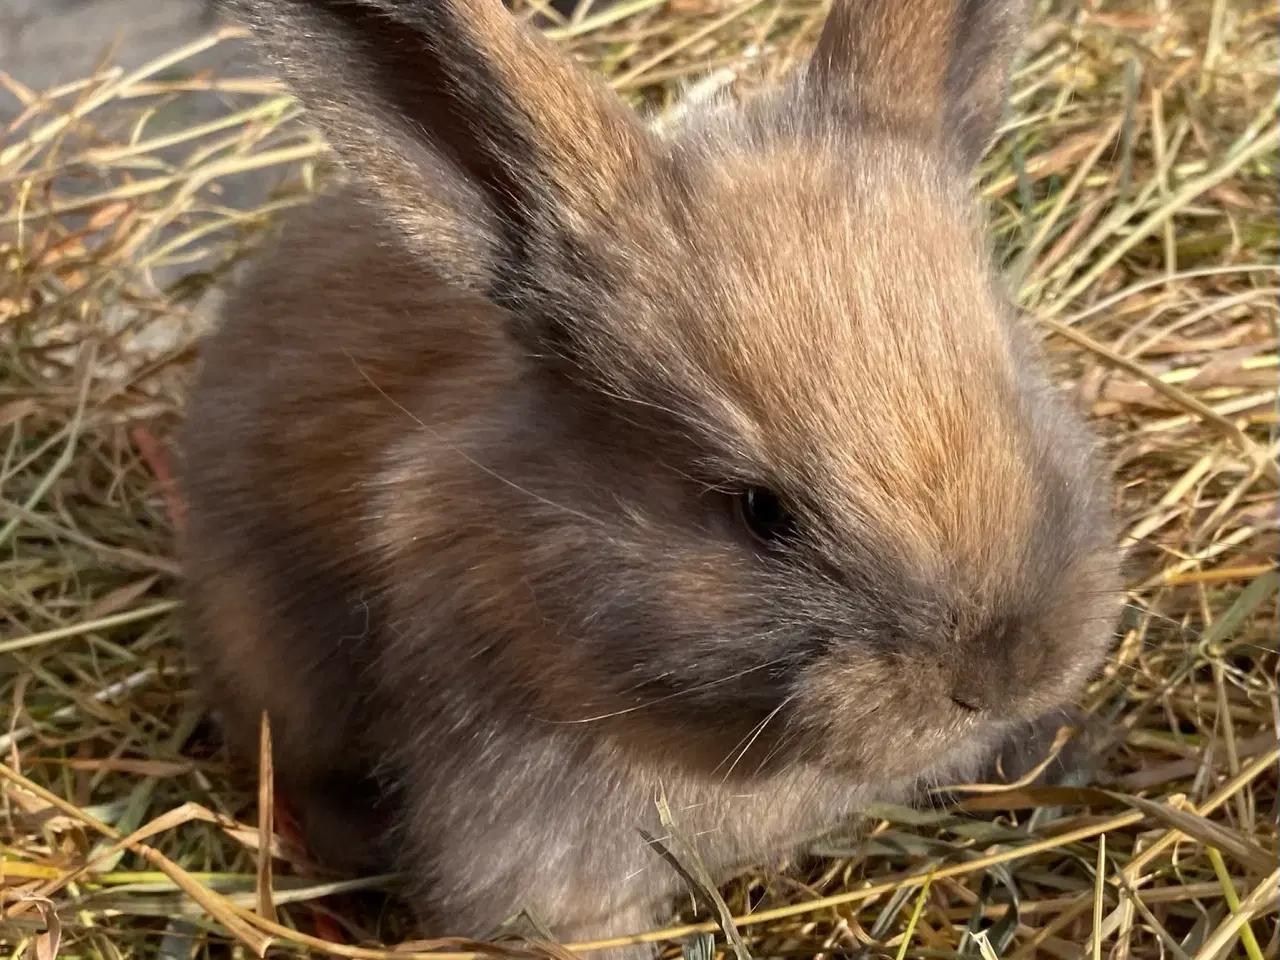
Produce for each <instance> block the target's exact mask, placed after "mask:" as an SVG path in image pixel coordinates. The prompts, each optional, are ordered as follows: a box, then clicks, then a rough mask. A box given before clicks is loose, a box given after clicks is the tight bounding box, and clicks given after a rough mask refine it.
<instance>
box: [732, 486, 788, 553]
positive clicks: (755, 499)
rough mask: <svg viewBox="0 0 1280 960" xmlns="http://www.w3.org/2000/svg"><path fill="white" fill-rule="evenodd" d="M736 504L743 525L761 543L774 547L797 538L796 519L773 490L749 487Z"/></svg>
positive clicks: (737, 499)
mask: <svg viewBox="0 0 1280 960" xmlns="http://www.w3.org/2000/svg"><path fill="white" fill-rule="evenodd" d="M735 502H736V506H737V510H738V516H739V517H740V518H741V519H742V523H743V525H744V526H746V528H747V530H748V531H749V532H750V533H751V535H752V536H753V537H755V538H756V539H757V540H759V541H760V542H761V543H763V544H766V545H767V546H774V545H776V544H779V543H782V542H784V541H787V540H790V539H791V538H792V537H794V536H795V530H796V523H795V519H794V518H793V517H792V516H791V513H790V511H788V510H787V508H786V507H785V506H783V504H782V500H781V499H779V497H778V495H777V494H776V493H774V492H773V491H772V490H768V489H766V488H765V487H747V489H746V490H743V491H742V492H741V493H739V494H738V495H737V497H736V498H735Z"/></svg>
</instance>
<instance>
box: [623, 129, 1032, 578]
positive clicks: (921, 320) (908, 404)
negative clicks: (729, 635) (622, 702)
mask: <svg viewBox="0 0 1280 960" xmlns="http://www.w3.org/2000/svg"><path fill="white" fill-rule="evenodd" d="M691 193H692V195H693V196H695V197H697V202H696V205H693V206H691V207H689V208H687V209H686V210H685V213H686V215H687V217H688V221H689V223H688V226H687V232H688V234H689V236H690V238H691V239H689V240H688V241H687V245H688V246H692V247H693V248H694V249H687V248H686V249H685V250H684V251H682V252H681V253H680V254H678V256H680V257H681V258H682V261H681V262H680V264H679V270H676V271H673V272H672V277H673V278H676V279H673V282H674V283H677V284H679V285H680V286H681V287H682V288H683V289H682V290H681V291H680V293H681V294H682V296H681V297H680V300H682V301H683V305H682V306H681V307H676V308H674V309H672V308H671V307H670V306H669V304H670V300H665V299H661V298H655V300H656V302H657V303H658V306H657V308H656V309H653V310H650V311H648V312H637V313H635V314H633V315H632V317H633V319H632V322H634V323H637V324H638V325H640V326H641V328H642V329H641V330H639V331H636V332H638V333H639V334H640V336H639V337H637V338H636V339H637V341H639V342H644V341H648V343H649V349H650V350H651V351H652V352H653V355H654V356H653V363H654V365H655V366H659V367H660V366H661V365H663V364H664V363H666V364H668V365H669V364H671V362H672V361H673V360H674V359H675V358H681V361H682V366H684V367H685V369H684V370H683V371H682V373H681V376H682V377H684V378H689V377H690V376H691V375H692V378H693V379H694V381H695V382H696V384H697V389H698V391H699V392H700V393H701V397H700V398H699V400H700V404H699V405H700V407H701V408H702V410H703V411H704V412H706V413H707V414H708V415H709V416H712V417H715V418H717V419H719V420H720V421H722V422H720V423H717V424H716V425H715V427H716V428H717V430H718V432H721V433H723V434H726V435H728V436H730V437H732V438H733V439H734V440H735V441H737V442H739V443H741V444H742V446H743V448H744V452H745V453H746V455H747V456H749V457H750V458H751V459H752V460H753V461H755V462H756V463H758V464H760V465H761V467H762V468H763V469H764V470H766V471H768V474H769V476H768V477H766V479H769V480H774V481H775V482H778V483H781V484H783V485H784V486H786V487H789V488H790V491H791V492H797V493H805V492H808V493H811V494H812V495H814V499H816V500H817V501H818V502H820V503H821V505H822V510H823V512H824V513H825V514H826V516H824V518H823V519H824V520H827V521H829V522H831V523H832V524H833V525H835V526H837V527H841V528H849V527H857V528H861V529H865V528H866V526H867V525H869V524H870V525H873V526H874V527H876V528H877V529H880V530H885V531H888V530H894V531H895V536H894V539H895V540H897V541H898V542H899V543H904V545H905V546H906V548H907V550H908V552H909V553H912V554H914V556H911V557H910V558H909V559H911V560H913V561H915V562H916V563H917V564H919V565H921V566H922V567H924V568H925V569H937V568H938V566H939V564H946V565H947V566H954V567H957V568H960V569H967V570H970V571H975V572H976V571H982V570H984V569H990V568H991V567H993V566H996V567H999V566H1003V565H1004V564H1006V563H1008V562H1010V561H1011V560H1012V558H1002V557H1001V556H999V554H1001V552H1002V548H1001V547H1000V543H1001V542H1002V541H1004V542H1013V543H1018V542H1025V534H1026V531H1027V527H1028V525H1029V524H1030V523H1031V519H1032V518H1031V515H1030V504H1031V503H1032V496H1031V494H1032V491H1031V490H1030V489H1029V479H1028V472H1027V471H1026V470H1025V469H1024V468H1023V466H1022V464H1021V463H1020V457H1021V451H1022V449H1023V444H1024V443H1025V441H1026V438H1025V437H1022V436H1019V435H1017V433H1016V431H1017V430H1018V429H1019V427H1018V423H1019V418H1017V417H1011V416H1010V404H1013V403H1015V402H1016V399H1015V397H1014V386H1013V383H1012V382H1011V372H1010V371H1011V370H1012V367H1013V363H1014V361H1013V358H1012V356H1011V345H1010V342H1009V333H1008V328H1007V326H1006V323H1007V321H1006V320H1005V319H1004V318H1003V317H1002V311H1003V310H1004V309H1005V308H1004V306H1003V305H1002V304H1000V303H999V302H998V301H997V296H996V294H995V291H994V290H993V288H992V286H991V283H990V279H989V274H988V272H987V270H986V264H985V247H984V246H983V243H982V238H981V229H980V226H979V224H978V223H977V222H976V220H975V218H974V217H973V216H972V212H971V207H970V202H969V200H968V198H967V197H966V196H964V194H963V193H962V192H960V191H959V190H958V189H957V188H956V187H955V185H954V184H952V183H951V182H950V180H949V179H948V178H947V177H946V176H942V175H940V174H939V172H938V171H937V170H936V169H935V168H934V167H933V165H932V164H931V162H930V160H929V158H928V157H927V155H924V154H922V153H920V152H917V151H915V150H913V149H912V148H911V147H909V146H907V145H900V146H897V145H895V144H893V143H888V144H880V145H878V147H877V149H876V150H874V151H856V152H839V151H833V150H823V149H814V148H813V147H812V146H809V147H807V148H806V147H804V146H797V147H795V148H787V149H786V150H785V152H781V153H779V152H775V153H771V154H765V155H755V154H738V155H727V156H721V157H719V158H717V161H716V162H715V163H714V164H710V165H708V166H705V167H700V168H699V169H698V170H697V171H696V172H695V174H694V181H693V183H692V190H691ZM699 264H708V265H710V266H709V267H708V268H707V269H697V267H698V265H699ZM993 488H994V489H998V490H1000V491H1002V493H1001V495H999V496H992V493H991V491H992V489H993ZM992 572H993V574H995V575H999V573H1001V572H1006V571H994V570H993V571H992Z"/></svg>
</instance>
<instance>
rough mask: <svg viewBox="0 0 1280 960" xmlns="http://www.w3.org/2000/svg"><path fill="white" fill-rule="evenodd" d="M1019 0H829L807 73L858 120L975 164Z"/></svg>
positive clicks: (998, 103)
mask: <svg viewBox="0 0 1280 960" xmlns="http://www.w3.org/2000/svg"><path fill="white" fill-rule="evenodd" d="M1026 6H1027V4H1026V0H832V6H831V12H830V14H828V17H827V22H826V23H825V24H824V25H823V28H822V33H821V35H820V36H819V38H818V43H817V47H816V49H815V50H814V53H813V57H812V58H811V59H810V61H809V64H808V68H807V70H806V71H805V77H806V80H807V82H808V85H809V89H810V90H811V91H813V92H814V93H815V94H816V95H818V96H820V97H826V98H831V99H828V100H827V102H826V104H825V108H826V109H828V110H830V109H832V108H835V109H836V110H838V111H839V113H841V114H842V115H844V114H846V113H847V110H848V109H849V108H851V109H852V111H853V116H855V117H856V118H858V120H859V121H860V122H862V123H868V122H869V123H872V124H878V125H880V126H883V127H885V128H888V129H895V130H897V131H900V132H904V133H907V134H910V135H912V136H917V137H924V138H927V139H929V140H932V141H934V142H940V143H941V145H942V147H943V149H944V150H945V151H947V152H950V153H953V154H954V155H955V156H956V158H957V159H958V160H959V162H960V163H962V164H964V165H966V166H973V165H974V164H976V163H977V162H978V161H979V160H980V159H981V158H982V154H983V151H984V150H985V148H986V147H987V145H988V143H989V142H990V140H991V137H992V135H993V134H994V133H995V129H996V124H997V122H998V121H999V119H1000V113H1001V108H1002V106H1003V104H1004V96H1005V87H1006V80H1007V77H1008V73H1009V67H1010V65H1011V63H1012V61H1013V58H1014V55H1015V54H1016V52H1017V48H1018V45H1019V43H1020V41H1021V39H1022V32H1023V28H1024V26H1025V17H1026Z"/></svg>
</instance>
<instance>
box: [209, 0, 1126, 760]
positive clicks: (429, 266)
mask: <svg viewBox="0 0 1280 960" xmlns="http://www.w3.org/2000/svg"><path fill="white" fill-rule="evenodd" d="M232 9H233V11H234V12H236V13H237V14H238V15H240V16H241V17H242V18H243V19H245V20H247V21H248V22H249V24H250V25H251V26H252V27H254V28H255V29H256V31H257V33H258V35H259V37H260V38H261V39H262V40H263V43H264V48H265V50H266V52H267V53H268V55H269V57H270V58H271V61H272V63H273V65H274V66H275V67H276V68H277V69H278V70H279V71H280V72H281V74H282V75H283V76H284V77H285V78H286V80H287V81H288V82H289V83H290V84H291V86H292V88H293V89H294V90H295V91H296V93H297V94H298V95H299V97H300V98H301V100H302V102H303V103H304V104H305V105H306V106H307V107H308V108H309V109H310V111H311V114H312V116H313V118H314V119H315V120H316V121H317V122H318V123H319V125H320V126H321V128H322V129H323V130H324V131H325V132H326V134H327V135H328V138H329V140H330V141H331V143H332V144H333V146H334V148H335V149H336V152H337V154H338V156H339V158H340V160H341V161H342V163H343V165H344V166H345V169H346V171H347V173H348V176H349V177H350V178H351V179H352V180H353V181H354V182H356V183H358V184H360V185H361V186H362V188H363V189H364V191H365V192H366V194H367V196H368V199H369V202H370V203H371V204H373V206H374V208H375V209H376V210H378V211H379V212H380V216H382V217H383V218H384V220H385V222H386V224H387V226H388V235H389V237H390V236H392V235H394V240H395V243H396V245H397V247H398V248H400V249H405V250H408V251H410V256H412V257H413V258H415V262H417V263H419V264H420V269H421V272H422V282H423V284H431V285H442V286H447V287H449V288H451V289H453V290H454V291H455V292H456V294H457V297H458V298H459V301H458V302H460V303H464V304H470V306H467V307H464V308H459V309H462V310H463V312H464V313H467V315H468V316H470V317H471V318H472V320H471V322H472V323H473V324H474V330H475V332H476V333H475V343H474V344H469V345H466V346H459V348H458V349H459V351H460V352H463V353H465V352H466V351H468V350H472V351H474V350H488V349H490V347H488V346H483V347H482V346H476V344H490V345H492V344H498V345H499V346H497V347H494V348H493V349H496V350H498V351H499V352H501V353H502V355H503V357H502V360H501V362H495V363H494V364H492V365H490V366H489V367H487V368H486V369H487V370H488V371H489V373H488V374H486V377H488V379H487V381H486V382H485V383H483V384H481V383H479V381H478V380H477V379H476V378H470V379H468V377H467V376H466V371H465V370H463V371H462V372H461V373H459V374H458V375H457V380H458V384H459V386H458V388H457V389H458V391H459V399H458V402H457V403H456V404H453V406H454V407H456V408H458V410H457V412H456V413H455V414H451V416H452V417H453V419H452V420H450V421H449V422H448V423H447V424H446V423H444V421H443V420H441V419H440V417H441V416H442V415H441V414H440V413H439V409H438V408H439V403H438V401H431V403H429V404H428V403H425V402H424V406H423V408H421V409H419V408H414V409H411V410H409V411H407V412H408V413H409V414H410V416H409V417H406V419H405V428H406V437H407V439H406V441H405V443H404V444H403V446H402V447H399V448H397V449H396V450H392V451H388V452H387V460H386V464H384V467H385V470H384V473H383V474H382V476H381V479H382V491H383V495H384V499H383V501H381V505H380V506H379V508H378V510H377V515H378V516H379V517H380V518H381V519H382V521H383V522H384V528H385V531H386V532H385V533H384V541H385V544H384V545H385V548H386V549H387V550H388V551H389V552H390V553H391V554H393V555H395V556H396V557H398V558H399V559H398V560H397V561H396V563H395V565H394V569H395V571H396V573H395V576H396V578H397V581H398V582H402V581H404V580H406V579H408V580H412V581H415V584H414V585H410V587H408V588H403V587H397V589H408V590H409V593H410V594H411V595H414V596H417V597H419V605H420V607H421V609H422V610H423V611H424V612H423V614H422V619H421V621H420V622H413V620H414V618H413V617H409V618H408V620H409V621H410V622H406V623H404V624H401V625H400V626H401V627H402V629H401V630H400V633H401V634H402V635H403V636H405V637H407V638H410V639H409V640H408V641H407V643H408V644H409V645H410V646H411V645H412V639H411V638H412V637H413V636H414V634H415V631H417V630H419V629H427V627H425V626H424V624H425V623H427V622H428V621H431V622H436V623H441V622H443V623H446V624H448V625H449V630H450V631H452V633H450V636H451V637H453V638H455V639H454V640H452V641H451V642H461V641H457V640H456V638H457V637H458V636H461V635H462V634H469V635H470V636H471V637H473V638H474V643H475V645H476V646H475V649H474V650H472V651H471V652H469V653H468V652H462V653H459V657H461V658H462V659H468V658H471V659H472V660H473V661H474V664H475V667H474V669H476V670H488V671H490V672H491V676H492V683H493V684H494V685H495V686H498V687H502V688H503V689H505V690H507V691H508V692H509V693H510V695H511V697H513V698H515V701H516V702H520V703H522V704H524V705H525V707H526V708H527V710H528V712H529V713H530V714H531V715H533V716H535V717H538V718H540V719H541V720H544V721H546V722H549V723H558V724H563V725H565V726H566V728H572V727H573V726H574V725H577V726H579V727H581V728H582V729H584V730H585V729H587V728H591V729H593V730H607V731H609V732H610V736H611V737H613V738H615V741H614V742H624V743H627V744H629V745H630V747H629V749H634V750H636V751H638V752H644V753H646V755H648V756H651V757H654V758H658V759H662V758H666V759H669V760H671V761H672V762H679V763H682V764H684V765H686V766H690V767H694V768H696V769H705V770H706V771H707V772H710V771H714V770H720V771H722V772H724V771H727V770H732V771H736V773H737V775H743V774H751V773H755V772H758V771H760V770H766V769H769V770H771V769H775V768H776V767H777V766H779V765H785V764H788V763H797V762H806V763H817V764H825V765H829V766H831V767H833V768H839V769H840V770H843V771H846V772H849V773H851V774H853V775H855V776H865V777H879V778H893V777H903V778H913V777H915V776H917V775H919V774H921V773H922V771H928V770H932V769H939V764H942V765H944V766H945V765H946V764H949V763H952V762H953V761H954V762H955V763H961V762H963V761H966V760H969V759H972V758H974V757H976V755H977V753H978V752H979V751H980V750H981V749H984V748H985V747H986V746H988V745H989V744H990V743H991V742H992V741H993V740H994V739H995V738H996V737H997V736H999V735H1000V734H1001V733H1002V731H1004V730H1006V729H1008V726H1009V725H1010V724H1013V723H1015V722H1019V721H1022V720H1026V719H1029V718H1032V717H1035V716H1038V715H1040V714H1042V713H1044V712H1045V711H1047V710H1051V709H1053V708H1055V707H1056V706H1058V705H1060V704H1062V703H1063V702H1064V701H1066V700H1068V699H1070V698H1071V697H1073V696H1074V695H1075V694H1076V693H1077V692H1078V691H1079V689H1080V688H1081V686H1082V684H1083V683H1084V682H1085V680H1086V679H1087V678H1088V676H1089V675H1090V673H1091V672H1092V671H1094V670H1095V669H1096V668H1097V667H1098V665H1099V663H1100V661H1101V660H1102V659H1103V657H1104V656H1105V653H1106V650H1107V647H1108V644H1109V641H1110V639H1111V633H1112V628H1113V618H1114V616H1115V614H1116V612H1117V611H1118V604H1117V600H1118V592H1117V582H1116V570H1115V568H1116V562H1115V559H1116V558H1115V554H1114V552H1113V547H1112V531H1111V527H1110V521H1109V515H1108V514H1109V505H1108V499H1109V498H1108V494H1107V492H1106V488H1105V485H1104V483H1103V479H1102V477H1101V474H1100V471H1099V468H1098V466H1097V464H1096V463H1095V461H1094V458H1093V453H1092V450H1091V441H1090V439H1089V437H1088V435H1087V433H1086V432H1085V431H1084V429H1083V426H1082V424H1081V423H1080V422H1079V421H1078V418H1077V417H1076V416H1075V415H1074V414H1073V413H1072V412H1071V411H1070V410H1069V409H1068V408H1067V407H1066V406H1065V405H1064V403H1063V401H1062V400H1061V399H1060V398H1059V397H1058V396H1057V395H1056V393H1055V392H1054V390H1053V388H1052V387H1051V385H1050V384H1049V383H1048V381H1047V380H1046V378H1045V375H1044V373H1043V372H1042V369H1041V364H1040V360H1039V359H1038V357H1037V355H1036V350H1035V349H1034V346H1033V337H1032V336H1031V335H1030V334H1029V332H1027V331H1026V330H1024V329H1023V327H1022V326H1021V325H1020V321H1019V320H1018V318H1017V317H1016V315H1015V313H1014V311H1013V309H1012V307H1011V305H1010V304H1009V302H1008V300H1007V298H1006V295H1005V293H1004V292H1003V290H1002V289H1001V287H1000V285H999V283H998V282H997V280H996V279H995V278H994V277H993V274H992V271H991V268H990V264H989V254H988V250H987V247H986V245H985V241H984V231H983V224H982V220H981V218H980V217H979V216H978V215H977V214H976V212H975V210H974V209H973V204H972V202H971V195H970V192H969V179H970V176H971V170H972V168H973V166H974V164H975V163H976V161H977V160H978V159H979V157H980V156H981V154H982V152H983V150H984V148H985V146H986V144H987V143H988V141H989V139H990V138H991V136H992V135H993V132H994V128H995V124H996V121H997V118H998V116H999V113H1000V108H1001V104H1002V100H1003V91H1004V87H1005V77H1006V74H1007V69H1008V63H1009V61H1010V59H1011V56H1012V53H1013V50H1014V49H1015V46H1016V41H1017V39H1018V36H1019V32H1020V26H1021V16H1022V11H1021V4H1019V3H1015V2H1012V0H917V2H912V3H903V2H901V0H834V7H833V9H832V12H831V14H830V17H829V19H828V21H827V23H826V25H825V27H824V29H823V31H822V34H821V36H820V38H819V40H818V44H817V48H816V51H815V52H814V54H813V56H812V58H811V59H810V60H809V61H808V62H807V63H806V64H804V65H803V66H802V67H801V68H800V69H799V70H797V71H796V72H795V73H794V74H793V75H792V76H791V77H790V78H789V79H788V80H786V81H785V82H784V83H783V84H781V85H780V86H779V87H778V88H777V89H775V90H771V91H766V92H764V93H762V94H759V95H757V96H755V97H753V98H751V99H750V100H748V101H747V102H746V103H743V104H734V103H728V102H714V103H712V104H709V105H707V106H705V107H704V108H700V109H698V110H695V111H692V112H691V113H690V115H689V116H688V117H686V118H684V119H683V120H682V121H681V122H680V123H678V124H676V125H675V126H674V127H673V128H672V129H670V130H667V131H664V132H663V133H661V134H659V133H657V132H656V131H655V130H653V129H652V128H650V127H649V126H646V125H645V124H644V123H643V122H642V121H641V120H640V119H639V118H638V117H637V116H636V115H635V114H634V113H633V112H632V111H631V110H629V109H628V108H627V107H626V106H625V105H624V104H623V103H622V101H621V100H620V99H619V98H618V97H617V96H616V95H615V94H614V93H612V92H611V91H609V90H607V89H606V88H605V86H604V85H603V84H602V83H600V82H599V81H597V80H596V79H594V78H592V77H590V76H588V75H587V73H586V72H585V71H583V70H581V69H580V68H578V67H577V66H576V65H574V64H573V63H572V62H571V61H570V60H569V59H567V58H566V57H563V56H562V55H560V54H559V53H558V52H556V51H555V50H554V49H553V48H552V46H551V45H550V44H549V43H547V42H546V41H545V40H544V39H543V38H542V37H540V36H538V35H537V34H535V33H534V32H533V31H531V30H528V29H526V28H524V27H522V26H521V25H520V23H519V22H518V21H517V20H516V19H515V18H513V17H512V16H511V15H510V14H509V13H508V12H507V11H506V10H505V9H504V8H503V6H502V4H501V3H500V2H499V0H237V2H235V3H233V4H232ZM405 322H406V323H412V322H414V321H413V318H411V317H406V319H405ZM422 322H423V323H429V322H430V318H429V317H424V318H422ZM464 329H465V325H464ZM379 335H382V334H380V333H379V332H378V331H376V330H370V331H369V336H371V337H376V336H379ZM454 335H455V336H456V333H455V334H454ZM464 338H465V335H464ZM493 371H500V372H499V373H493ZM436 389H437V393H438V389H439V388H438V387H437V388H436ZM464 397H465V400H464V399H463V398H464ZM432 404H434V406H432ZM427 407H430V409H427ZM462 408H465V409H462ZM415 420H416V421H418V423H419V425H420V426H423V427H425V429H417V428H416V427H415V423H414V421H415ZM415 591H416V593H415ZM428 612H429V614H428ZM441 629H442V630H443V629H444V628H443V627H442V628H441ZM467 642H468V643H470V642H471V641H470V640H468V641H467Z"/></svg>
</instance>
